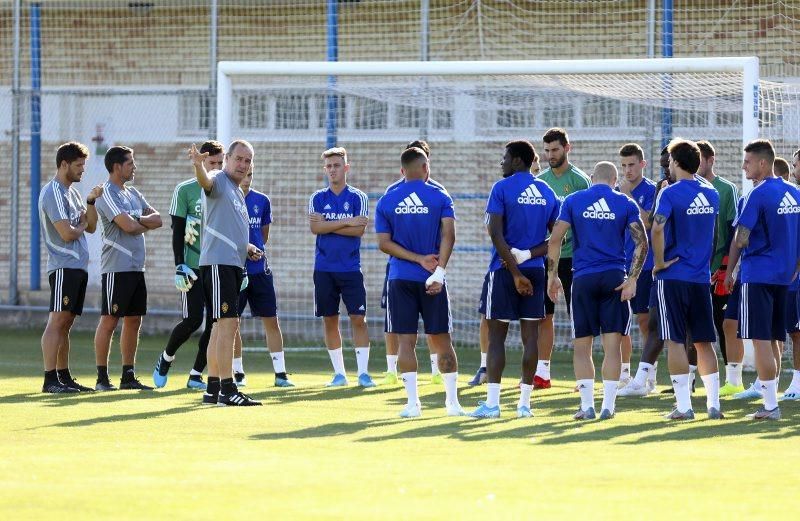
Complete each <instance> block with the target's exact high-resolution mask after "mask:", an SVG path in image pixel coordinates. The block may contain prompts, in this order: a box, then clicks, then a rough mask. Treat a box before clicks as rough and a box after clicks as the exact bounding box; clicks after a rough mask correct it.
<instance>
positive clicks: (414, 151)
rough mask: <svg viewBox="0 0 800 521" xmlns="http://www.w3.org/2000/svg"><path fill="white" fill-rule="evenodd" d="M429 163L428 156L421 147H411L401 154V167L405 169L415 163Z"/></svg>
mask: <svg viewBox="0 0 800 521" xmlns="http://www.w3.org/2000/svg"><path fill="white" fill-rule="evenodd" d="M420 160H421V161H423V162H425V161H427V160H428V156H426V155H425V152H424V151H423V150H422V149H421V148H419V147H411V148H407V149H405V150H403V153H402V154H400V165H402V167H403V168H407V167H409V166H410V165H411V164H412V163H414V162H415V161H420Z"/></svg>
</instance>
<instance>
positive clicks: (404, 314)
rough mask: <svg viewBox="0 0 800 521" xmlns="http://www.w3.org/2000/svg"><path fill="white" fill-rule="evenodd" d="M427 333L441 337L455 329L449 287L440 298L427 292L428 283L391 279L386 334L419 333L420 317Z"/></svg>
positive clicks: (439, 295) (444, 289)
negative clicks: (448, 294)
mask: <svg viewBox="0 0 800 521" xmlns="http://www.w3.org/2000/svg"><path fill="white" fill-rule="evenodd" d="M420 315H422V322H423V324H424V325H425V334H427V335H439V334H442V333H450V332H451V331H452V330H453V320H452V317H451V316H450V299H449V298H448V296H447V284H445V286H444V287H443V288H442V291H441V292H440V293H438V294H437V295H428V294H427V293H425V283H424V282H417V281H414V280H400V279H392V280H390V281H389V295H388V299H387V306H386V332H387V333H397V334H400V335H410V334H417V333H418V330H419V317H420Z"/></svg>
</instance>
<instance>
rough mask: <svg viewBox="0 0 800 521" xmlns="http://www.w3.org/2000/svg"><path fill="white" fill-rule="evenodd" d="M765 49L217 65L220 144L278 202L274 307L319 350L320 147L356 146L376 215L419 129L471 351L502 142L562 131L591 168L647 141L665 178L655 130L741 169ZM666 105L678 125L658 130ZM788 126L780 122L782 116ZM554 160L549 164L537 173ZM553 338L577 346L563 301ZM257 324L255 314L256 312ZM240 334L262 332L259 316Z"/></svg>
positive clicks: (354, 155)
mask: <svg viewBox="0 0 800 521" xmlns="http://www.w3.org/2000/svg"><path fill="white" fill-rule="evenodd" d="M758 71H759V66H758V59H757V58H750V57H745V58H672V59H624V60H618V59H614V60H548V61H491V62H488V61H487V62H478V61H472V62H470V61H460V62H459V61H453V62H228V61H223V62H220V63H219V64H218V76H217V82H218V85H217V87H218V94H217V112H216V116H217V138H218V139H219V140H220V141H222V142H223V143H228V142H230V140H231V139H232V138H244V139H248V140H250V141H251V142H253V143H254V145H255V148H256V157H255V179H254V183H253V186H254V187H255V188H256V189H259V190H262V191H264V192H266V193H267V194H268V195H269V196H270V197H271V199H272V202H273V213H274V224H273V229H272V235H271V236H272V239H271V242H272V243H271V245H270V246H269V247H268V248H267V251H268V254H269V257H270V264H271V266H272V268H273V271H274V272H275V277H276V279H275V280H276V286H277V289H278V299H279V309H280V311H279V314H280V316H281V320H282V322H283V325H284V330H285V332H286V333H287V334H288V335H291V336H295V335H296V336H299V337H302V338H305V339H307V341H308V342H309V343H310V344H316V345H319V344H321V338H322V330H321V324H320V323H318V322H317V321H316V320H315V319H314V318H313V307H312V271H313V257H314V238H313V236H312V235H311V233H310V232H309V231H308V226H307V222H306V216H305V209H306V203H307V200H308V197H309V196H310V194H311V193H313V192H314V191H315V190H316V189H318V188H320V187H321V186H324V183H325V180H324V178H323V176H322V170H321V163H320V161H319V155H320V153H321V152H322V151H323V150H324V149H325V148H326V144H327V143H328V142H329V140H328V138H329V137H330V136H331V134H332V132H331V129H334V130H335V136H336V142H337V143H338V144H339V145H340V146H345V147H346V148H347V149H348V152H349V156H350V163H351V165H352V170H351V173H350V176H349V182H350V184H352V185H354V186H356V187H358V188H360V189H362V190H364V191H365V192H367V193H368V194H369V195H370V210H371V211H370V213H372V211H374V208H375V203H376V201H377V198H378V197H379V196H380V195H381V194H382V193H383V190H384V188H385V187H386V186H387V185H388V184H390V183H391V182H393V181H394V180H396V179H397V178H398V177H399V154H400V152H401V151H402V149H403V147H404V145H405V144H406V143H407V142H409V141H412V140H414V139H418V138H424V139H426V140H427V141H428V142H429V143H430V145H431V150H432V152H431V165H432V176H433V177H434V178H436V179H437V180H439V181H441V182H442V183H443V184H444V185H445V186H446V187H447V188H448V190H449V191H450V193H451V194H452V195H453V197H454V199H455V203H456V214H457V218H458V224H457V226H458V233H457V234H458V238H457V241H456V250H455V252H454V255H453V257H452V260H451V263H450V266H449V268H448V284H449V287H450V292H451V303H452V307H453V312H454V324H455V338H456V340H457V342H458V343H459V344H462V345H464V344H470V345H476V344H477V339H478V333H477V327H478V318H479V316H478V313H477V305H478V297H479V293H480V289H481V283H482V281H483V276H484V274H485V271H486V267H487V264H488V260H489V250H490V247H491V244H490V241H489V239H488V237H487V235H486V232H485V228H484V225H483V211H484V205H485V201H486V197H487V195H488V191H489V188H490V187H491V185H492V183H493V182H494V181H496V180H497V179H499V177H500V171H499V166H498V164H499V160H500V159H501V156H502V153H503V144H504V143H505V142H507V141H508V140H511V139H520V138H523V139H528V140H530V141H531V142H532V143H534V145H535V146H536V148H537V151H539V153H540V154H541V136H542V134H543V133H544V131H545V130H546V129H547V128H549V127H552V126H561V127H565V128H566V129H567V130H568V132H569V134H570V139H571V142H572V143H573V151H572V153H571V155H570V161H571V162H572V163H574V164H575V165H576V166H578V167H579V168H581V169H583V170H585V171H587V172H588V171H590V169H591V168H592V166H593V165H594V163H595V162H596V161H600V160H610V161H614V162H617V160H618V158H617V151H618V150H619V147H620V146H621V145H623V144H624V143H628V142H638V143H640V144H641V145H642V146H643V148H644V149H645V151H646V154H647V156H648V157H647V159H648V160H649V161H650V164H651V165H653V166H654V168H648V172H647V175H649V176H650V177H653V178H658V177H660V176H661V172H660V169H659V168H658V157H659V151H660V148H661V146H662V145H661V139H662V135H664V134H665V133H666V134H670V133H671V134H672V135H680V136H684V137H687V138H690V139H709V140H711V141H712V143H714V145H715V147H716V148H717V151H718V153H717V165H718V166H717V171H718V173H720V174H722V175H725V176H726V177H728V178H730V179H735V180H737V181H738V179H740V178H741V169H740V165H741V149H742V144H743V143H745V142H747V141H749V140H751V139H754V138H755V137H757V136H758V135H759V124H760V123H761V124H762V125H764V124H765V122H768V121H771V120H772V119H775V118H774V117H772V116H765V115H764V114H763V113H761V112H760V110H759V72H758ZM665 109H669V111H670V112H669V119H667V121H670V120H671V130H670V129H665V130H664V131H662V124H663V122H664V121H665V112H664V111H665ZM781 121H783V120H781ZM546 166H547V165H546V162H544V160H542V168H545V167H546ZM362 263H363V271H364V274H365V280H366V284H367V290H368V304H369V310H368V319H369V320H370V323H371V325H373V326H374V327H373V329H372V331H373V335H372V336H373V338H376V339H377V338H380V336H381V335H380V331H381V328H382V322H383V317H382V313H381V310H380V309H379V307H378V303H379V297H380V290H381V283H382V279H383V274H384V266H385V263H386V256H385V255H384V254H383V253H381V252H380V251H378V250H377V247H376V244H375V236H374V233H372V228H371V227H370V228H369V230H368V233H367V234H365V236H364V240H363V243H362ZM559 309H560V311H559V312H558V314H557V324H558V325H559V327H558V329H557V341H556V343H557V345H559V346H565V345H568V343H569V341H570V340H571V339H570V338H569V337H568V332H569V327H568V323H567V322H566V313H565V310H564V306H563V304H562V305H561V306H560V308H559ZM251 322H255V321H251ZM245 331H246V332H248V333H250V334H251V335H252V334H256V333H259V335H260V325H258V324H255V323H253V324H251V325H248V326H246V328H245Z"/></svg>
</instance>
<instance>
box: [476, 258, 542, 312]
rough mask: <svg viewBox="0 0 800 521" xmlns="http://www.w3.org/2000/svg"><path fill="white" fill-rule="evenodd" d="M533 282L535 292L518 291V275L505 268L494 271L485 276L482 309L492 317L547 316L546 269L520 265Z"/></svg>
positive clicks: (481, 310)
mask: <svg viewBox="0 0 800 521" xmlns="http://www.w3.org/2000/svg"><path fill="white" fill-rule="evenodd" d="M520 271H521V272H522V274H523V275H524V276H525V277H526V278H527V279H528V280H530V281H531V284H532V285H533V295H531V296H530V297H523V296H522V295H520V294H519V293H517V288H516V286H514V277H513V276H512V275H511V272H510V271H508V270H507V269H505V268H500V269H499V270H496V271H490V272H489V273H487V274H486V277H484V284H483V285H484V287H485V288H486V293H485V295H482V298H481V307H480V308H479V310H478V311H480V312H481V313H483V314H484V315H485V316H486V318H487V319H489V320H502V321H509V320H540V319H542V318H544V268H520Z"/></svg>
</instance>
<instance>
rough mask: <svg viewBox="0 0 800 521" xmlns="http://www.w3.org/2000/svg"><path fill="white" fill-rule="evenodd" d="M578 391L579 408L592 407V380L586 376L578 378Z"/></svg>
mask: <svg viewBox="0 0 800 521" xmlns="http://www.w3.org/2000/svg"><path fill="white" fill-rule="evenodd" d="M577 384H578V391H580V393H581V410H584V411H585V410H586V409H588V408H589V407H594V380H591V379H589V378H586V379H584V380H578V381H577Z"/></svg>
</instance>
